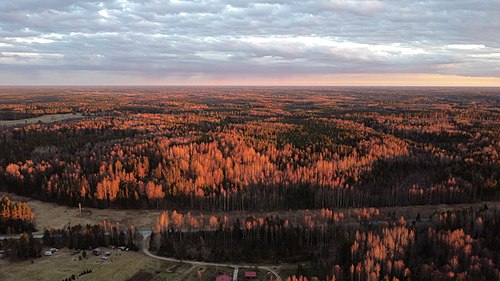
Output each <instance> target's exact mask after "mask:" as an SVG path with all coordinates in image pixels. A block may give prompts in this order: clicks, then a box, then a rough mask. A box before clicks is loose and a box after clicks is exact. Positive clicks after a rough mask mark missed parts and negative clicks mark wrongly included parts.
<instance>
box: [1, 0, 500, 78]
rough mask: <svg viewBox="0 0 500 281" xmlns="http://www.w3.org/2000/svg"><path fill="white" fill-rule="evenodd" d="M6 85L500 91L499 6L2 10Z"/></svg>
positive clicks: (397, 0) (439, 1)
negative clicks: (461, 87)
mask: <svg viewBox="0 0 500 281" xmlns="http://www.w3.org/2000/svg"><path fill="white" fill-rule="evenodd" d="M0 84H4V85H6V84H10V85H13V84H19V85H40V84H51V85H54V84H127V85H130V84H141V85H142V84H144V85H146V84H151V85H482V86H486V85H497V86H500V1H499V0H489V1H482V0H474V1H471V0H433V1H410V0H394V1H371V0H369V1H348V0H318V1H309V0H288V1H278V0H260V1H250V0H234V1H222V0H213V1H212V0H196V1H180V0H171V1H166V0H165V1H163V0H153V1H148V0H107V1H94V0H15V1H14V0H13V1H7V0H2V1H0Z"/></svg>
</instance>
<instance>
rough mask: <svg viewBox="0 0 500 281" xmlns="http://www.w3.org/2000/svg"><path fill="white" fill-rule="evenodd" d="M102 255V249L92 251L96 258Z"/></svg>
mask: <svg viewBox="0 0 500 281" xmlns="http://www.w3.org/2000/svg"><path fill="white" fill-rule="evenodd" d="M101 253H102V251H101V249H100V248H95V249H94V250H92V254H93V255H94V256H99V255H100V254H101Z"/></svg>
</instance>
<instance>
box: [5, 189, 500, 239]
mask: <svg viewBox="0 0 500 281" xmlns="http://www.w3.org/2000/svg"><path fill="white" fill-rule="evenodd" d="M2 194H6V195H7V196H9V197H10V198H11V199H12V200H16V201H23V202H28V206H29V207H30V208H31V209H32V211H34V212H35V216H36V228H37V229H38V230H39V231H43V230H44V229H50V228H62V227H64V226H66V225H67V224H68V223H70V224H71V225H75V224H82V225H85V224H95V223H99V222H101V221H104V220H105V221H109V222H113V223H120V224H122V225H130V224H133V225H134V226H136V227H137V229H140V230H150V229H152V228H153V226H154V224H155V222H156V219H157V218H158V216H159V215H160V213H161V211H158V210H119V209H96V208H85V207H84V208H83V212H82V216H80V215H79V212H78V208H71V207H67V206H61V205H57V204H55V203H48V202H42V201H39V200H35V199H31V198H28V197H23V196H17V195H14V194H11V193H2V192H0V197H1V196H2ZM484 204H487V205H488V207H489V208H494V209H500V202H496V201H495V202H493V201H492V202H483V203H471V204H456V205H444V204H439V205H417V206H408V207H382V208H379V210H380V212H381V213H382V214H384V215H387V214H389V212H395V213H396V216H404V217H405V218H406V219H407V220H411V219H415V218H416V217H417V214H420V216H421V217H422V218H428V217H429V216H430V215H431V214H432V213H434V212H435V211H443V210H453V209H465V208H468V207H475V208H480V207H482V206H483V205H484ZM349 210H352V209H334V211H336V212H341V211H342V212H344V213H346V214H347V213H348V212H349ZM315 212H319V210H297V211H280V212H264V213H259V212H241V211H238V212H199V211H193V212H191V214H192V215H193V216H200V215H204V216H205V217H206V216H210V215H215V216H223V215H227V216H231V217H239V218H240V219H244V218H246V217H247V216H251V215H255V216H263V215H278V216H280V217H286V218H288V219H289V220H291V221H294V220H295V221H299V220H302V219H303V216H304V215H305V214H311V213H315Z"/></svg>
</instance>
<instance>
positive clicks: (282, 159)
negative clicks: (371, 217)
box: [0, 87, 500, 211]
mask: <svg viewBox="0 0 500 281" xmlns="http://www.w3.org/2000/svg"><path fill="white" fill-rule="evenodd" d="M56 90H57V93H53V91H54V92H56ZM0 97H1V98H0V111H1V112H2V114H1V115H0V116H4V117H5V119H12V118H17V117H18V116H28V117H34V116H43V115H47V114H54V113H75V114H76V113H79V114H81V115H82V117H81V118H74V119H71V120H66V121H61V122H54V123H36V124H26V125H19V126H3V127H0V132H1V133H0V155H2V157H0V189H1V190H4V191H8V192H11V193H15V194H19V195H24V196H29V197H32V198H36V199H40V200H44V201H52V202H58V203H62V204H68V205H71V206H77V205H78V203H82V204H83V205H84V206H91V207H98V208H132V209H144V208H152V209H177V210H205V211H232V210H257V211H271V210H289V209H306V208H308V209H320V208H337V207H368V206H372V207H380V206H399V205H421V204H440V203H460V202H478V201H481V200H485V199H487V200H496V199H498V198H500V193H499V186H500V184H499V182H500V162H499V158H498V155H499V151H500V143H499V139H500V129H499V128H500V126H499V122H500V121H499V120H500V112H499V110H498V108H499V103H500V99H499V98H498V95H497V93H496V90H494V89H488V88H485V89H467V88H457V89H454V88H381V89H377V88H374V89H371V88H368V89H365V88H360V89H356V88H150V87H149V88H77V89H75V88H68V89H64V88H62V89H51V88H40V89H37V88H27V89H24V88H21V90H20V89H18V88H12V89H11V88H6V89H3V90H2V91H1V93H0Z"/></svg>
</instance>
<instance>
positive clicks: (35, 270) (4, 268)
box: [0, 249, 185, 281]
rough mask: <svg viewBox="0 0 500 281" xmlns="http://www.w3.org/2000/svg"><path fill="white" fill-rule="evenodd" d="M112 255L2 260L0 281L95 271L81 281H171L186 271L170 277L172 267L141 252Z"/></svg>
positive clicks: (62, 253) (66, 252) (63, 252)
mask: <svg viewBox="0 0 500 281" xmlns="http://www.w3.org/2000/svg"><path fill="white" fill-rule="evenodd" d="M109 251H111V252H112V255H111V257H110V258H109V260H108V261H104V262H103V261H101V260H100V257H96V256H93V255H91V254H88V255H87V259H83V260H81V261H80V260H79V259H78V255H71V252H70V251H69V250H67V249H62V250H60V251H59V252H58V253H56V254H54V255H53V256H51V257H46V256H43V257H42V258H39V259H35V260H34V263H31V261H17V262H10V261H9V260H7V259H4V260H0V280H2V281H11V280H12V281H20V280H40V281H43V280H47V281H49V280H51V281H52V280H56V281H57V280H63V279H64V278H67V277H70V276H71V275H72V274H74V275H75V276H78V274H80V272H82V271H84V270H87V269H92V273H90V274H86V275H83V276H81V277H80V278H79V279H78V280H81V281H87V280H88V281H90V280H103V281H104V280H127V279H128V278H130V277H132V276H133V275H134V274H135V273H137V272H138V271H140V270H143V271H146V272H150V273H152V274H153V275H158V274H159V275H160V276H161V277H164V278H165V279H166V280H171V279H172V278H174V277H175V276H177V275H179V274H181V273H182V272H183V270H185V269H184V268H183V267H181V268H179V270H178V271H177V272H176V273H167V272H166V271H167V268H169V267H171V266H172V263H169V262H166V261H160V260H156V259H151V258H149V257H146V256H144V255H143V254H142V253H140V252H138V253H135V252H118V251H113V250H109Z"/></svg>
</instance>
